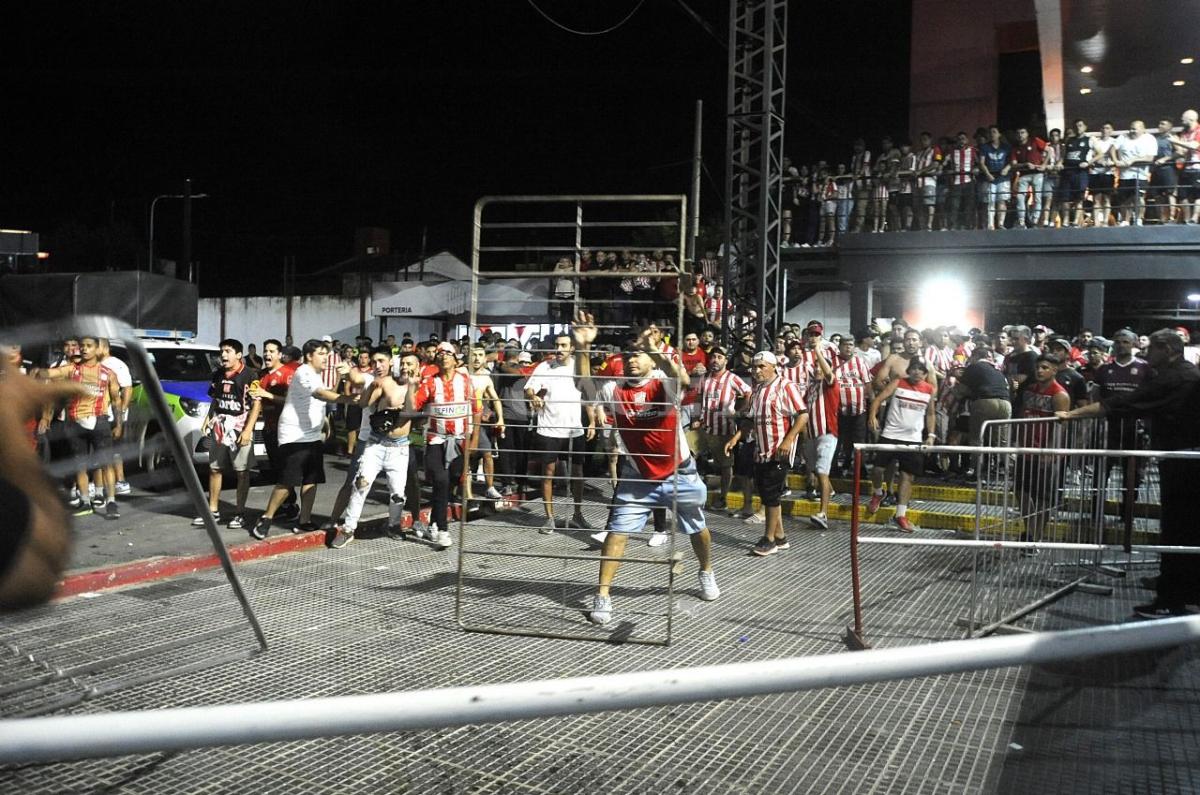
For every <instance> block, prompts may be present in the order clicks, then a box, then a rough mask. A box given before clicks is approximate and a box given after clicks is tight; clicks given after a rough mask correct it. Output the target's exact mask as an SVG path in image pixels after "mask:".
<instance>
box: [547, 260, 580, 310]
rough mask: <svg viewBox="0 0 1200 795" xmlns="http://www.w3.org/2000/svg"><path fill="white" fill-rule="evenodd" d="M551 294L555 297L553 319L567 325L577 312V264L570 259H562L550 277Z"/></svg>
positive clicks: (556, 264)
mask: <svg viewBox="0 0 1200 795" xmlns="http://www.w3.org/2000/svg"><path fill="white" fill-rule="evenodd" d="M550 294H551V295H552V296H553V297H554V310H553V317H554V319H555V320H557V321H558V322H559V323H567V322H569V321H570V319H571V317H572V316H573V315H574V312H575V263H573V262H571V259H570V257H560V258H559V260H558V262H557V263H555V265H554V273H553V275H552V276H551V277H550Z"/></svg>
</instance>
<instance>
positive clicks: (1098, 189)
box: [1088, 174, 1115, 196]
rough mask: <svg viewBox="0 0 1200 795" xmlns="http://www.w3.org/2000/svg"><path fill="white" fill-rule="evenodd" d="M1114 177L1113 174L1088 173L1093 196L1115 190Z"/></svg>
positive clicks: (1089, 186)
mask: <svg viewBox="0 0 1200 795" xmlns="http://www.w3.org/2000/svg"><path fill="white" fill-rule="evenodd" d="M1114 179H1115V178H1114V177H1113V175H1112V174H1090V175H1088V188H1089V189H1091V191H1092V195H1093V196H1102V195H1105V194H1108V193H1112V192H1113V185H1114V184H1115V183H1114Z"/></svg>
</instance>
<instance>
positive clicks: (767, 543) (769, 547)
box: [753, 536, 779, 558]
mask: <svg viewBox="0 0 1200 795" xmlns="http://www.w3.org/2000/svg"><path fill="white" fill-rule="evenodd" d="M753 551H754V554H755V555H757V556H758V557H760V558H765V557H766V556H767V555H774V554H775V553H776V552H778V551H779V547H777V546H776V545H775V542H774V541H772V540H771V539H769V538H767V537H766V536H763V537H762V538H760V539H758V543H757V544H755V545H754V550H753Z"/></svg>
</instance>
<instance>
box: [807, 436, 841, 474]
mask: <svg viewBox="0 0 1200 795" xmlns="http://www.w3.org/2000/svg"><path fill="white" fill-rule="evenodd" d="M835 452H837V437H836V436H834V435H833V434H832V433H823V434H821V435H820V436H818V437H817V438H815V439H814V438H813V437H811V436H809V437H806V438H805V439H804V461H805V463H806V464H808V466H809V467H810V468H811V469H812V470H813V471H815V472H816V473H817V474H818V475H828V474H829V471H830V470H831V469H833V454H834V453H835Z"/></svg>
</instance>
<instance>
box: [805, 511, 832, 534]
mask: <svg viewBox="0 0 1200 795" xmlns="http://www.w3.org/2000/svg"><path fill="white" fill-rule="evenodd" d="M808 521H810V522H812V523H813V525H815V526H816V527H819V528H821V529H822V530H828V529H829V517H828V516H826V515H825V512H824V511H821V512H820V513H814V514H813V515H812V516H810V517H808Z"/></svg>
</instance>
